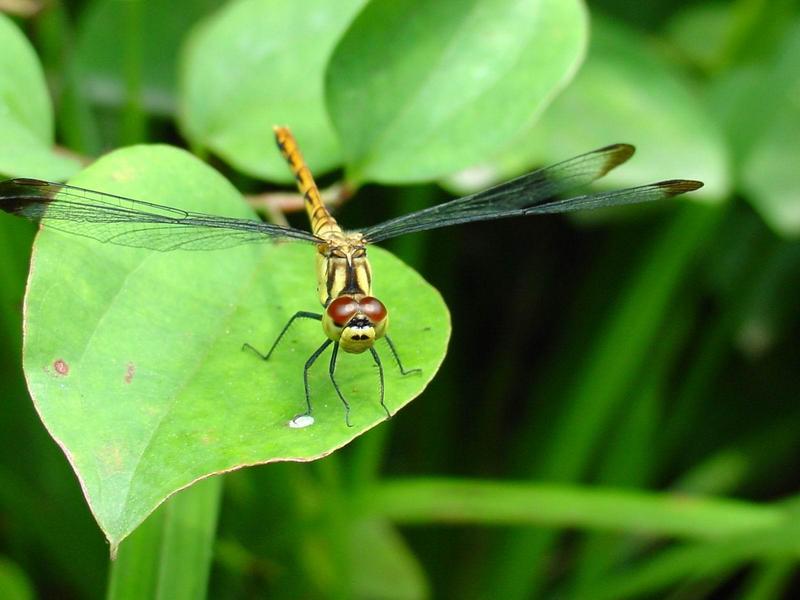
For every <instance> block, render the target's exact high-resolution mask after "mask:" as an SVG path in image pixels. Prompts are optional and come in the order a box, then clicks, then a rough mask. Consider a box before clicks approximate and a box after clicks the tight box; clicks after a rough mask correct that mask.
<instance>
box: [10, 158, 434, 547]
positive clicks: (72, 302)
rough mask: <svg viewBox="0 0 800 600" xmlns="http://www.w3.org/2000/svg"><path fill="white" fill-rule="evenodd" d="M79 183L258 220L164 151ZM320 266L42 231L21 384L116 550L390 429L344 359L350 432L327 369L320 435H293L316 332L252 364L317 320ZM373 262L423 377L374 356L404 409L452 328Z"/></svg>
mask: <svg viewBox="0 0 800 600" xmlns="http://www.w3.org/2000/svg"><path fill="white" fill-rule="evenodd" d="M72 183H74V184H76V185H79V186H82V187H87V188H93V189H100V190H103V191H107V192H110V193H115V194H120V195H124V196H128V197H133V198H140V199H145V200H149V201H153V202H157V203H161V204H164V203H166V204H172V205H177V206H180V207H181V208H190V209H192V210H196V211H203V212H208V213H213V214H221V215H228V216H236V217H248V216H252V213H251V211H250V209H249V208H247V207H246V205H245V204H244V203H243V202H242V200H241V197H240V196H239V195H238V194H237V192H236V190H235V189H234V188H233V187H232V186H231V185H230V184H228V183H227V182H226V181H225V180H224V179H223V178H222V177H220V176H219V175H218V174H217V173H216V172H214V171H212V170H211V169H209V168H208V167H206V166H205V165H204V164H203V163H201V162H199V161H197V160H196V159H194V158H193V157H191V155H189V154H187V153H185V152H183V151H181V150H177V149H174V148H170V147H166V146H137V147H133V148H128V149H124V150H120V151H117V152H114V153H112V154H110V155H108V156H106V157H105V158H103V159H102V160H100V161H98V162H97V163H95V164H94V165H92V166H91V167H89V168H88V169H86V170H85V171H84V172H82V173H81V174H80V175H79V176H78V177H76V178H75V180H74V181H73V182H72ZM315 252H316V249H315V248H314V247H313V246H312V245H306V244H301V243H296V244H281V245H271V244H266V245H251V246H244V247H236V248H230V249H227V250H221V251H213V252H212V251H209V252H203V251H193V252H190V251H176V252H168V253H159V252H149V251H146V250H139V249H135V248H127V247H120V246H114V245H110V244H101V243H99V242H96V241H94V240H90V239H85V238H80V237H77V236H70V235H67V234H64V233H61V232H58V231H53V230H48V229H47V227H45V228H44V230H43V231H42V232H41V234H40V235H39V237H38V239H37V242H36V245H35V252H34V257H33V260H32V267H31V269H32V274H31V277H30V283H29V288H28V291H27V295H26V303H25V344H24V364H25V372H26V375H27V378H28V385H29V388H30V391H31V395H32V396H33V399H34V402H35V405H36V408H37V410H38V411H39V414H40V415H41V418H42V420H43V421H44V423H45V425H46V427H47V429H48V430H49V432H50V433H51V435H52V436H53V437H54V438H55V439H56V441H57V442H58V443H59V444H60V445H61V447H62V448H63V450H64V452H65V453H66V455H67V457H68V458H69V460H70V462H71V463H72V466H73V468H74V469H75V471H76V473H77V474H78V477H79V479H80V481H81V485H82V486H83V489H84V493H85V494H86V498H87V500H88V502H89V504H90V506H91V509H92V512H93V513H94V515H95V517H96V519H97V521H98V523H99V524H100V526H101V528H102V529H103V531H104V532H105V534H106V536H107V537H108V539H109V540H110V542H111V544H112V547H115V546H116V545H117V544H119V542H120V541H121V540H122V539H123V538H124V537H125V536H126V535H128V534H129V533H130V532H131V531H132V530H133V529H134V528H135V527H136V526H137V525H138V524H139V523H140V522H141V521H142V520H143V519H144V518H145V517H146V516H147V515H148V514H149V513H150V512H152V511H153V509H154V508H156V506H158V504H159V503H161V502H163V501H164V499H165V498H167V497H168V496H169V495H170V494H173V493H174V492H175V491H177V490H179V489H181V488H183V487H185V486H187V485H189V484H191V483H192V482H194V481H196V480H198V479H200V478H202V477H206V476H208V475H210V474H214V473H220V472H224V471H228V470H231V469H236V468H239V467H242V466H245V465H254V464H261V463H266V462H271V461H280V460H300V461H303V460H312V459H314V458H319V457H321V456H324V455H326V454H328V453H330V452H332V451H333V450H335V449H336V448H339V447H341V446H342V445H344V444H346V443H348V442H349V441H350V440H352V439H353V438H355V437H356V436H357V435H359V434H360V433H362V432H364V431H366V430H367V429H369V428H371V427H373V426H374V425H376V424H377V423H380V422H381V421H382V420H384V419H385V417H386V415H385V414H384V412H383V410H382V409H381V407H380V404H379V396H378V373H377V370H376V369H375V367H374V365H373V363H372V359H371V357H370V355H369V354H366V355H348V354H344V353H340V355H339V356H340V361H339V366H338V369H337V381H338V383H339V385H340V387H341V389H342V391H343V393H344V394H345V396H346V397H347V398H348V399H349V400H350V402H351V405H352V412H351V421H352V423H353V425H354V426H353V427H347V426H346V425H345V421H344V411H343V408H342V404H341V402H340V401H339V399H338V398H337V396H336V395H335V392H334V390H333V387H332V386H331V382H330V380H329V378H328V368H327V367H328V360H327V357H328V355H323V357H322V358H320V360H319V361H318V362H317V364H315V365H314V368H313V369H312V370H311V376H310V383H311V394H312V402H313V405H314V416H315V418H316V423H315V424H313V425H312V426H309V427H306V428H304V429H296V428H291V427H289V421H290V420H291V419H292V418H293V417H294V416H295V415H297V414H298V413H301V412H303V410H304V408H305V400H304V393H303V365H304V363H305V361H306V359H307V358H308V357H309V356H310V355H311V353H312V352H313V351H314V350H315V349H316V348H317V347H319V346H320V344H321V343H322V342H323V340H324V339H325V338H324V335H323V333H322V331H321V329H320V325H319V323H317V322H315V321H298V322H296V323H295V325H294V326H293V327H292V329H291V330H290V332H289V333H288V334H287V336H286V338H285V339H284V341H283V342H282V344H281V345H280V346H279V347H278V349H277V350H276V352H275V354H274V356H273V357H272V358H271V359H270V361H268V362H264V361H262V360H260V359H259V358H258V357H257V356H256V355H255V354H254V353H252V352H248V351H242V344H243V342H249V343H252V344H253V345H255V346H257V347H259V348H260V349H261V350H262V351H263V350H265V349H266V348H267V347H268V346H269V344H270V343H271V342H272V341H273V340H274V339H275V337H276V336H277V335H278V333H279V331H280V330H281V328H282V327H283V325H284V324H285V323H286V321H287V320H288V318H289V317H290V316H291V315H292V314H294V313H295V312H296V311H298V310H311V311H314V310H319V306H318V300H317V295H316V292H315V289H314V287H315V281H314V269H313V265H314V257H315ZM371 257H372V259H373V261H372V262H373V268H374V272H375V281H376V294H378V295H379V296H380V297H381V298H383V300H384V302H385V303H386V305H387V306H388V307H389V308H390V310H391V313H392V314H391V321H392V323H391V332H392V337H393V339H394V341H395V343H396V346H397V348H398V351H399V352H400V354H401V358H402V360H403V361H404V366H406V367H409V368H421V369H422V373H421V374H412V375H408V376H405V377H402V376H401V375H400V374H399V372H398V369H397V368H396V365H395V363H394V361H393V359H392V357H391V354H390V353H389V352H388V351H387V348H386V346H385V344H384V343H383V342H382V341H379V342H378V345H377V349H378V351H379V353H380V354H381V355H382V356H383V359H384V360H383V364H384V369H385V372H386V404H387V405H388V407H389V409H390V410H391V411H392V412H393V413H394V412H395V411H397V410H398V409H399V408H401V407H402V406H403V405H405V404H406V403H408V402H409V401H410V400H411V399H412V398H414V397H415V396H416V395H418V394H419V393H420V392H421V391H422V390H423V388H424V387H425V386H426V384H427V383H428V382H429V381H430V380H431V378H432V377H433V376H434V374H435V372H436V370H437V368H438V366H439V364H440V363H441V361H442V359H443V357H444V353H445V349H446V345H447V340H448V337H449V316H448V313H447V309H446V307H445V305H444V303H443V302H442V300H441V297H440V296H439V294H438V293H437V292H436V291H435V290H434V289H433V288H432V287H430V286H429V285H428V284H427V283H426V282H425V281H424V280H423V279H422V278H421V277H420V276H419V275H418V274H417V273H416V272H414V271H413V270H411V269H410V268H409V267H407V266H405V265H404V264H402V263H401V262H400V261H399V260H398V259H396V258H394V257H393V256H392V255H390V254H388V253H387V252H385V251H381V250H380V249H378V248H375V249H372V250H371Z"/></svg>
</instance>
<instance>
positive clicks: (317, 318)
mask: <svg viewBox="0 0 800 600" xmlns="http://www.w3.org/2000/svg"><path fill="white" fill-rule="evenodd" d="M295 319H314V320H315V321H321V320H322V315H319V314H317V313H312V312H307V311H305V310H299V311H297V312H296V313H294V315H293V316H292V318H291V319H289V322H288V323H286V325H284V326H283V329H282V330H281V332H280V334H278V339H276V340H275V342H274V343H273V344H272V347H271V348H270V349H269V352H267V353H266V354H261V352H259V351H258V350H257V349H256V348H255V347H254V346H251V345H250V344H248V343H247V342H245V343H244V344H242V350H244V349H245V348H250V350H252V351H253V352H255V353H256V354H258V355H259V356H260V357H261V359H262V360H269V357H270V356H272V351H273V350H275V348H276V347H277V346H278V343H279V342H280V341H281V339H282V338H283V336H284V335H285V334H286V332H287V331H289V327H291V326H292V323H294V321H295Z"/></svg>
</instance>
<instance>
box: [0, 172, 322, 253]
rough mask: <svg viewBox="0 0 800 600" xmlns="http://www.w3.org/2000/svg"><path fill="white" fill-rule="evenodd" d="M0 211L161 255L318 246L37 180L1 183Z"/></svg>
mask: <svg viewBox="0 0 800 600" xmlns="http://www.w3.org/2000/svg"><path fill="white" fill-rule="evenodd" d="M0 209H2V210H4V211H5V212H7V213H10V214H14V215H18V216H20V217H25V218H27V219H30V220H32V221H38V222H41V223H44V224H45V225H46V226H47V227H51V228H53V229H58V230H60V231H65V232H67V233H73V234H75V235H80V236H84V237H89V238H93V239H95V240H99V241H101V242H107V243H111V244H118V245H120V246H133V247H136V248H149V249H151V250H160V251H168V250H177V249H182V250H216V249H219V248H229V247H231V246H238V245H241V244H249V243H260V242H273V241H278V240H300V241H305V242H312V243H320V242H321V241H322V240H320V239H319V238H318V237H316V236H315V235H313V234H311V233H308V232H306V231H302V230H300V229H294V228H291V227H281V226H280V225H272V224H270V223H263V222H261V221H256V220H253V219H234V218H230V217H220V216H216V215H207V214H203V213H196V212H190V211H185V210H181V209H178V208H172V207H170V206H162V205H160V204H154V203H151V202H144V201H141V200H133V199H131V198H125V197H123V196H114V195H113V194H105V193H103V192H96V191H93V190H87V189H83V188H79V187H74V186H71V185H63V184H59V183H50V182H47V181H41V180H38V179H9V180H8V181H3V182H0Z"/></svg>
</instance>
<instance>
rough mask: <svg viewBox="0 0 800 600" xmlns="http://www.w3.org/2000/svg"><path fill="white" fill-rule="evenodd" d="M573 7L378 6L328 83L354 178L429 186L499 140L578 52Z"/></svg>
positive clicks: (513, 130)
mask: <svg viewBox="0 0 800 600" xmlns="http://www.w3.org/2000/svg"><path fill="white" fill-rule="evenodd" d="M585 39H586V22H585V15H584V10H583V7H582V6H581V5H580V3H579V2H577V1H574V0H568V1H564V0H537V1H536V2H514V1H505V0H503V1H500V2H498V1H492V0H474V1H472V2H469V3H466V5H465V3H464V2H459V1H450V0H448V1H439V2H428V3H421V4H420V3H418V2H414V1H413V0H404V1H397V0H374V1H373V2H370V3H369V5H368V6H367V7H366V8H365V10H364V11H363V12H361V14H359V16H358V18H357V19H356V20H355V21H354V22H353V25H352V26H351V27H350V29H348V31H347V33H346V34H345V35H344V37H343V38H342V40H341V41H340V42H339V44H338V46H337V47H336V51H335V52H334V54H333V56H332V57H331V61H330V66H329V67H328V72H327V76H326V88H327V89H326V91H327V98H328V108H329V110H330V114H331V118H332V119H333V122H334V124H335V125H336V129H337V131H338V132H339V136H340V138H341V140H342V142H343V144H344V154H345V156H346V158H347V167H348V173H349V175H350V177H351V178H352V179H354V180H356V181H365V180H367V181H381V182H386V183H408V182H414V181H427V180H430V179H431V178H435V177H438V176H441V175H445V174H447V173H450V172H452V171H454V170H455V169H458V168H463V167H466V166H469V165H471V164H473V163H475V162H476V161H478V160H480V159H481V157H483V156H485V155H486V153H487V152H489V151H491V150H494V149H496V148H498V147H499V146H501V145H503V144H505V143H507V142H508V141H509V139H510V138H511V137H512V136H514V135H515V134H517V133H518V132H519V131H520V130H521V129H522V128H523V127H524V126H525V125H527V124H528V123H530V122H531V121H532V120H533V119H534V117H535V116H536V115H537V114H538V113H539V112H540V111H541V110H542V108H544V106H546V105H547V103H549V102H550V100H552V98H553V96H554V94H555V93H556V92H557V91H559V90H560V89H561V88H562V87H563V86H564V85H565V84H566V83H567V82H568V81H569V80H570V79H571V78H572V75H573V74H574V72H575V69H576V67H577V65H578V64H579V62H580V60H581V58H582V57H583V53H584V46H585Z"/></svg>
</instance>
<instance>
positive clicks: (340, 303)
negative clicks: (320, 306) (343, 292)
mask: <svg viewBox="0 0 800 600" xmlns="http://www.w3.org/2000/svg"><path fill="white" fill-rule="evenodd" d="M358 309H359V306H358V302H356V301H355V300H353V298H350V297H349V296H341V297H339V298H336V300H334V301H333V302H331V303H330V304H329V305H328V308H327V309H325V310H326V312H327V313H328V316H329V317H330V318H331V321H333V322H334V324H335V325H337V326H339V327H344V326H345V325H347V322H348V321H349V320H350V319H352V318H353V315H355V314H356V313H357V312H358Z"/></svg>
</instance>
